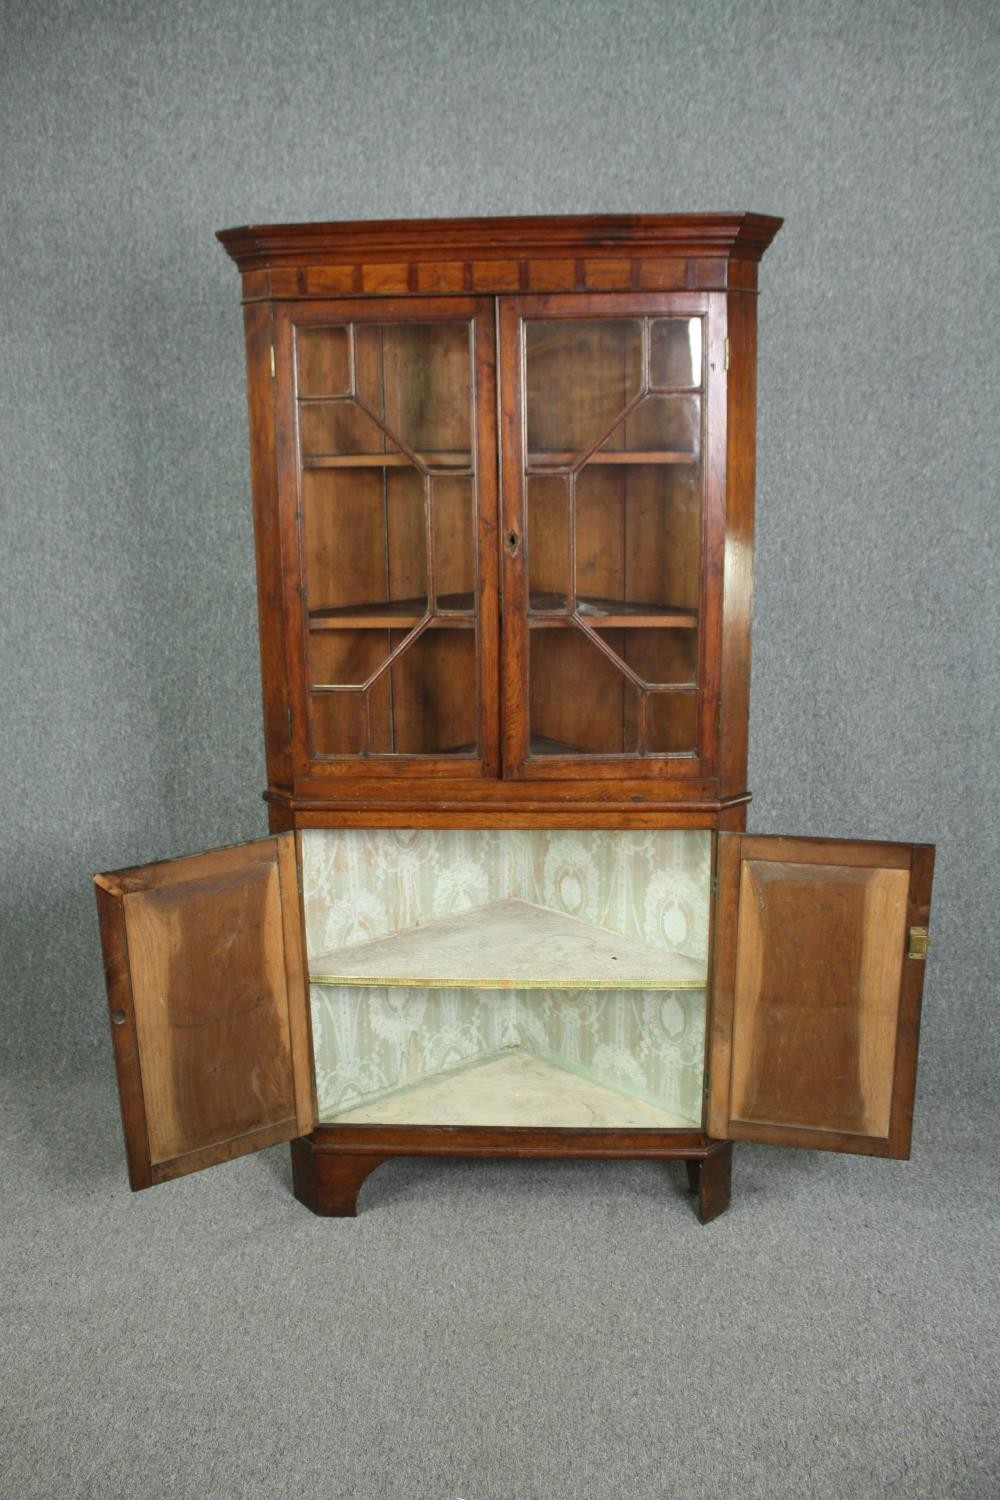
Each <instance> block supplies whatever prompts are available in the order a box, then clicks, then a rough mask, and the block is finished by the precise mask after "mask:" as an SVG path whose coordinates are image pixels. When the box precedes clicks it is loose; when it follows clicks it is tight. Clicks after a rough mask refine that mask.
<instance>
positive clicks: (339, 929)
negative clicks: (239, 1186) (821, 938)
mask: <svg viewBox="0 0 1000 1500" xmlns="http://www.w3.org/2000/svg"><path fill="white" fill-rule="evenodd" d="M711 852H712V851H711V837H710V835H709V834H708V833H705V832H701V831H689V830H669V831H668V830H659V831H645V832H635V833H633V832H621V831H593V832H584V833H579V832H575V831H574V832H565V831H562V830H496V829H487V830H477V831H463V830H455V829H448V830H436V829H435V830H427V829H424V830H412V831H411V830H407V831H403V832H398V831H395V830H389V829H378V830H371V831H361V830H356V829H344V830H325V829H323V830H320V829H317V830H310V831H308V832H306V833H305V834H303V836H302V870H303V892H304V907H305V920H306V937H307V944H308V949H309V969H310V975H311V979H310V992H311V993H310V998H311V1007H310V1011H311V1025H312V1037H313V1049H314V1057H315V1075H316V1095H317V1109H318V1119H319V1121H320V1122H321V1123H324V1124H325V1123H332V1122H336V1121H339V1122H342V1123H348V1122H355V1123H357V1122H369V1123H386V1124H392V1123H397V1124H404V1123H409V1124H427V1125H507V1126H533V1125H538V1126H552V1127H560V1126H562V1127H578V1128H579V1127H588V1126H602V1127H605V1128H609V1129H614V1128H642V1127H646V1128H649V1129H659V1130H663V1129H689V1130H690V1129H700V1128H701V1123H702V1111H703V1102H704V1079H705V994H706V965H707V952H708V929H709V894H710V876H711ZM331 940H332V941H333V942H334V943H336V945H337V946H335V947H331Z"/></svg>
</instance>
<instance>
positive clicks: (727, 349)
mask: <svg viewBox="0 0 1000 1500" xmlns="http://www.w3.org/2000/svg"><path fill="white" fill-rule="evenodd" d="M725 356H726V357H725V368H726V369H727V370H728V369H729V340H728V338H727V339H726V345H725ZM271 374H272V375H273V374H274V369H273V368H272V370H271Z"/></svg>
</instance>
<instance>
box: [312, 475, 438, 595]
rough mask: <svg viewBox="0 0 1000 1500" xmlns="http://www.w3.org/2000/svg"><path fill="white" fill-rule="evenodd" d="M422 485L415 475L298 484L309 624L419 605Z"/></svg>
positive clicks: (316, 478)
mask: <svg viewBox="0 0 1000 1500" xmlns="http://www.w3.org/2000/svg"><path fill="white" fill-rule="evenodd" d="M425 530H426V528H425V519H424V479H423V476H422V475H421V474H418V473H417V471H416V470H415V469H411V468H405V469H376V468H356V469H326V470H320V471H313V472H306V473H305V474H303V476H302V554H303V566H304V571H305V584H306V598H307V604H308V608H309V616H310V620H311V621H313V622H314V621H315V620H316V618H317V617H318V616H325V615H328V612H329V611H331V610H333V609H336V608H340V609H344V610H347V609H354V610H355V611H357V610H359V609H365V608H369V607H371V606H375V605H380V604H384V603H386V602H389V601H403V602H405V603H406V604H407V607H408V610H409V611H410V612H412V611H413V610H417V612H418V613H420V614H422V613H423V610H424V608H425V605H426V600H427V541H426V535H425Z"/></svg>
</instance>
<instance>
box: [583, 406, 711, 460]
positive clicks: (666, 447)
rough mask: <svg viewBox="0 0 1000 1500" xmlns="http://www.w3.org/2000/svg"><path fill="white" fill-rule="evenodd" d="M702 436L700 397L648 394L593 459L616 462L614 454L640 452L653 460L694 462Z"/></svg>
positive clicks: (602, 445)
mask: <svg viewBox="0 0 1000 1500" xmlns="http://www.w3.org/2000/svg"><path fill="white" fill-rule="evenodd" d="M700 436H701V397H700V396H646V397H645V398H644V400H642V401H640V402H639V405H638V406H637V407H636V408H635V409H634V410H633V411H632V412H631V413H630V414H629V416H628V417H627V418H626V419H625V421H624V422H622V423H621V424H620V425H619V426H618V427H616V428H615V430H614V432H612V433H611V435H610V436H609V437H608V439H607V441H606V442H604V443H602V444H601V451H600V457H598V456H597V455H596V454H595V456H594V462H597V463H613V462H614V461H615V460H614V458H613V457H612V455H613V454H617V453H629V454H638V453H641V454H643V455H644V456H646V455H648V458H649V460H650V461H651V462H659V463H693V462H696V461H697V458H698V451H699V448H700ZM632 462H635V460H634V459H633V460H632Z"/></svg>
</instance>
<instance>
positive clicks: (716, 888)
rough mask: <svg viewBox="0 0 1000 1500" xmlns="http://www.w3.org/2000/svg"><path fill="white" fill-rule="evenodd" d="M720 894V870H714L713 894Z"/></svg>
mask: <svg viewBox="0 0 1000 1500" xmlns="http://www.w3.org/2000/svg"><path fill="white" fill-rule="evenodd" d="M718 894H719V872H718V870H713V871H712V895H713V896H717V895H718Z"/></svg>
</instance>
